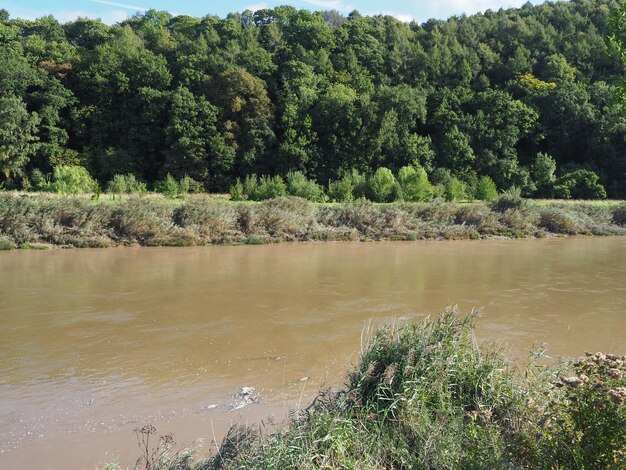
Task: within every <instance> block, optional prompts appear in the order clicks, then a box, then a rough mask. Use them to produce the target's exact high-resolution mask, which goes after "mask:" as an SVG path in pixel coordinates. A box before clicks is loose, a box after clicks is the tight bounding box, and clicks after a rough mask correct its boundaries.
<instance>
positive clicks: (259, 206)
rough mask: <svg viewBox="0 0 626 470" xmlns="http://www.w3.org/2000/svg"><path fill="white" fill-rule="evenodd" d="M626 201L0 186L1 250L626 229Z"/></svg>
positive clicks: (609, 232)
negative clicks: (252, 197) (118, 196)
mask: <svg viewBox="0 0 626 470" xmlns="http://www.w3.org/2000/svg"><path fill="white" fill-rule="evenodd" d="M625 233H626V206H624V204H623V203H619V202H604V203H601V204H598V203H592V202H584V201H576V202H567V203H566V202H549V203H539V202H534V201H525V200H522V199H519V198H518V199H515V198H510V197H508V198H507V197H506V196H503V197H502V198H500V200H499V201H497V202H495V203H492V204H487V203H471V204H459V203H444V202H431V203H394V204H373V203H371V202H368V201H365V200H358V201H355V202H352V203H346V204H338V205H335V204H313V203H310V202H308V201H306V200H304V199H300V198H294V197H286V198H277V199H272V200H268V201H264V202H261V203H232V202H228V201H224V200H219V199H215V198H210V197H194V198H192V199H189V200H186V201H182V202H172V201H168V200H164V199H151V198H139V197H137V198H130V199H124V200H110V199H102V200H96V201H92V200H90V199H86V198H82V197H73V198H72V197H67V198H59V197H53V196H45V195H23V194H13V193H5V194H0V249H12V248H16V247H22V248H29V247H30V248H32V247H37V246H38V245H42V244H43V245H55V246H63V247H108V246H118V245H134V244H139V245H145V246H194V245H208V244H242V243H248V244H259V243H274V242H283V241H340V240H352V241H355V240H363V241H364V240H418V239H477V238H491V237H509V238H520V237H543V236H550V235H623V234H625Z"/></svg>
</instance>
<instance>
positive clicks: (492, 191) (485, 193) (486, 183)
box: [474, 176, 498, 202]
mask: <svg viewBox="0 0 626 470" xmlns="http://www.w3.org/2000/svg"><path fill="white" fill-rule="evenodd" d="M474 198H475V199H478V200H480V201H487V202H493V201H496V200H497V199H498V188H496V183H494V182H493V180H492V179H491V178H489V177H488V176H483V177H482V178H480V179H479V180H478V182H477V184H476V190H475V192H474Z"/></svg>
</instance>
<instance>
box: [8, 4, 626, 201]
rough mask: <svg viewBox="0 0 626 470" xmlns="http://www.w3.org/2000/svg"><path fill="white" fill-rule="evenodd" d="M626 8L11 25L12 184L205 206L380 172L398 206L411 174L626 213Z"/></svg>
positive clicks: (161, 17)
mask: <svg viewBox="0 0 626 470" xmlns="http://www.w3.org/2000/svg"><path fill="white" fill-rule="evenodd" d="M620 6H621V2H619V1H618V0H573V1H569V2H556V3H545V4H542V5H538V6H533V5H531V4H526V5H524V6H523V7H522V8H520V9H500V10H498V11H491V10H488V11H486V12H485V13H481V14H476V15H472V16H464V15H463V16H456V17H452V18H450V19H448V20H445V21H439V20H429V21H428V22H426V23H423V24H418V23H416V22H412V23H403V22H401V21H399V20H397V19H395V18H393V17H391V16H382V15H378V16H369V17H364V16H361V15H360V14H358V12H354V13H352V14H350V15H348V16H344V15H342V14H340V13H338V12H336V11H327V12H311V11H306V10H297V9H295V8H293V7H290V6H280V7H276V8H274V9H262V10H258V11H256V12H254V13H253V12H251V11H244V12H241V13H232V14H230V15H228V16H227V17H226V18H218V17H216V16H210V15H209V16H205V17H203V18H192V17H189V16H172V15H170V14H169V13H167V12H162V11H156V10H149V11H146V12H144V13H142V14H137V15H135V16H133V17H132V18H130V19H128V20H126V21H123V22H122V23H119V24H115V25H113V26H108V25H106V24H103V23H102V22H100V21H99V20H93V19H87V18H80V19H78V20H76V21H72V22H69V23H65V24H61V23H59V22H58V21H57V20H56V19H54V18H53V17H50V16H48V17H43V18H39V19H37V20H35V21H27V20H21V19H11V17H10V15H9V12H7V11H4V10H3V11H2V12H1V14H0V61H1V63H2V67H0V184H3V185H5V187H7V186H11V185H12V186H14V187H19V186H20V185H25V186H27V185H28V179H29V178H30V179H31V180H32V178H33V176H32V175H33V173H34V172H38V174H40V173H44V174H52V172H53V170H54V168H56V167H58V166H83V167H85V168H86V169H87V170H88V171H89V173H90V175H91V176H92V177H93V178H95V179H96V180H98V181H99V182H100V183H101V184H102V185H104V184H106V182H107V181H110V180H112V179H113V177H114V176H115V175H116V174H117V175H123V174H133V175H135V176H136V177H137V178H138V179H139V180H140V181H145V182H147V183H148V184H150V185H152V184H154V183H155V182H156V181H158V180H161V179H163V178H164V177H165V176H166V175H168V174H170V175H172V177H174V178H176V179H180V178H183V177H184V176H188V177H190V178H192V179H193V180H195V181H197V182H199V183H201V184H202V185H203V187H204V189H205V190H207V191H225V190H227V189H228V188H229V186H230V185H232V184H233V183H235V181H236V180H237V179H238V178H239V179H241V180H243V179H244V178H245V177H246V176H247V175H251V174H264V175H282V176H286V175H288V174H294V173H297V174H301V175H304V176H305V177H306V178H309V179H312V180H315V181H317V182H318V183H319V184H322V185H326V184H328V182H329V181H331V180H332V181H336V182H339V181H341V179H342V178H343V177H344V176H346V175H349V174H352V173H351V172H353V171H357V172H359V173H362V174H367V175H370V176H372V175H376V174H377V176H376V178H377V180H380V183H381V184H380V188H379V189H380V192H381V194H377V196H378V197H380V198H382V199H386V198H388V197H390V196H389V195H387V193H386V191H387V188H388V186H389V184H391V183H390V178H389V176H390V175H391V173H393V174H398V172H399V170H400V169H401V168H404V167H415V168H422V169H423V170H425V172H426V173H427V174H428V175H429V176H434V177H435V178H434V179H436V175H437V174H440V175H441V174H443V173H441V171H440V170H446V171H447V172H448V173H446V174H449V176H450V177H453V178H456V179H458V180H459V181H460V182H464V183H465V184H470V185H471V184H478V183H479V182H481V181H482V182H483V183H481V184H486V183H485V182H487V181H489V182H490V183H489V185H490V186H489V188H490V192H492V188H491V185H492V184H493V183H495V186H496V187H497V188H498V190H506V189H509V188H511V187H516V188H519V189H521V191H522V192H523V193H524V194H526V195H534V196H542V197H550V196H556V195H568V194H569V195H570V196H571V197H575V196H576V195H578V196H581V197H582V196H598V197H599V196H601V195H602V194H606V193H608V196H609V197H616V198H617V197H619V198H624V197H626V142H625V141H624V135H625V134H626V113H623V112H621V111H620V110H619V109H617V108H616V106H615V99H614V97H615V96H616V92H617V91H618V90H619V88H620V79H621V77H622V76H623V75H624V64H623V63H622V60H620V59H623V57H624V53H623V50H622V52H621V55H620V54H618V53H613V54H610V53H607V48H606V38H607V37H608V36H609V31H608V30H607V22H608V21H609V20H610V19H611V18H613V19H612V20H611V21H613V31H617V33H615V34H614V35H613V38H614V43H616V44H617V43H619V41H620V40H621V41H624V43H626V40H624V39H620V38H622V37H626V36H624V35H622V36H619V35H620V34H623V33H622V32H623V31H625V30H626V26H625V25H624V24H623V21H624V18H625V17H626V16H624V15H623V14H622V16H619V15H618V14H616V13H615V12H617V11H619V8H620ZM620 21H621V23H620ZM620 28H621V29H620ZM379 168H386V169H389V170H390V172H391V173H390V174H387V173H386V172H379V173H376V172H377V170H378V169H379ZM404 173H406V170H404V172H403V176H402V178H403V181H407V182H408V181H412V179H419V178H422V175H421V174H419V175H418V174H417V173H416V174H411V175H409V174H408V173H407V174H404ZM596 177H597V178H596ZM486 178H488V179H486ZM431 179H433V178H431ZM388 180H389V181H388ZM406 184H407V185H408V184H409V183H406ZM583 187H585V188H588V187H590V188H592V189H589V190H582V189H580V188H583ZM337 188H339V186H337ZM337 188H335V189H337ZM408 188H409V186H407V189H405V191H406V192H407V194H409V192H410V191H409V189H408ZM600 188H602V189H604V188H605V189H606V193H604V192H603V191H602V190H601V189H600ZM411 191H413V190H411ZM383 193H384V194H383ZM411 194H412V195H411V198H415V199H420V198H421V197H423V196H421V195H418V194H417V193H415V194H413V193H411Z"/></svg>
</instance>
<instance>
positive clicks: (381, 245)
mask: <svg viewBox="0 0 626 470" xmlns="http://www.w3.org/2000/svg"><path fill="white" fill-rule="evenodd" d="M450 304H457V305H458V306H459V308H460V310H461V311H464V312H468V311H470V310H471V309H472V308H480V309H482V315H481V317H480V318H479V320H478V327H477V335H478V337H479V339H480V340H482V341H490V342H496V343H498V344H500V345H502V346H503V348H504V350H505V352H506V354H507V355H508V356H509V357H510V358H511V360H512V361H519V362H523V360H524V358H525V357H526V354H527V352H528V351H529V350H530V349H531V348H532V347H533V345H535V344H537V343H540V342H545V343H546V344H547V346H548V351H549V353H550V355H551V356H552V357H558V356H573V355H579V354H582V353H583V352H584V351H586V350H590V351H597V350H601V351H604V352H616V353H621V354H623V353H626V340H625V338H626V238H624V237H615V238H566V239H543V240H489V241H453V242H426V241H419V242H397V243H395V242H378V243H328V244H315V243H309V244H283V245H271V246H234V247H202V248H180V249H177V248H110V249H102V250H96V249H92V250H50V251H44V252H40V251H13V252H0V468H41V469H64V470H73V469H85V468H96V467H97V466H98V465H101V464H103V463H105V462H109V461H111V460H113V459H114V458H115V457H119V460H120V461H121V462H122V463H123V464H124V465H128V466H132V464H134V459H135V458H136V457H138V456H139V450H138V448H137V444H136V441H135V440H134V439H135V438H134V434H133V429H135V428H137V427H139V426H141V425H143V424H149V423H151V424H155V425H156V427H157V429H158V431H159V432H160V433H163V434H165V433H169V432H172V433H173V435H174V439H175V440H176V441H177V442H178V443H180V444H183V443H187V444H188V443H191V441H193V440H194V439H195V438H197V437H202V438H204V440H205V443H204V449H205V450H207V449H208V447H209V446H210V442H211V440H212V439H213V438H216V439H219V438H220V436H222V435H223V434H224V431H225V429H226V428H227V427H228V425H229V423H230V422H234V421H244V422H253V423H254V422H256V423H258V422H261V420H263V422H264V423H265V424H266V426H268V427H269V428H270V429H271V428H272V425H271V424H268V423H269V422H271V421H273V422H276V423H280V422H281V421H283V420H284V419H285V417H286V416H288V413H289V410H290V409H292V408H294V407H297V406H305V405H306V403H307V401H308V400H310V398H311V397H312V396H313V395H314V394H315V392H316V390H318V389H320V388H323V387H326V386H330V385H340V384H341V379H342V375H343V374H344V373H345V371H346V370H347V368H348V367H349V365H350V364H352V363H354V362H355V361H356V360H357V359H358V351H359V349H360V341H361V333H362V332H363V329H364V327H365V325H366V324H368V323H369V322H373V323H374V324H378V323H380V322H387V321H394V319H395V320H398V319H400V320H402V319H406V318H414V317H417V316H419V315H421V314H423V313H424V312H431V313H436V312H439V311H441V310H442V309H443V308H444V307H445V306H446V305H450ZM244 386H249V387H254V388H255V389H256V390H257V391H258V392H259V393H260V396H261V401H260V403H259V404H253V405H249V406H246V407H244V408H241V409H238V410H232V408H233V398H232V397H233V394H234V393H235V392H236V391H237V390H238V389H239V388H240V387H244ZM268 417H269V420H268Z"/></svg>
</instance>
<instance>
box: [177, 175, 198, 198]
mask: <svg viewBox="0 0 626 470" xmlns="http://www.w3.org/2000/svg"><path fill="white" fill-rule="evenodd" d="M203 192H204V186H203V185H202V183H200V182H199V181H196V180H194V179H193V178H192V177H191V176H187V175H185V176H183V177H182V178H181V179H180V181H179V182H178V194H179V196H184V195H187V194H189V193H192V194H200V193H203Z"/></svg>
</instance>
